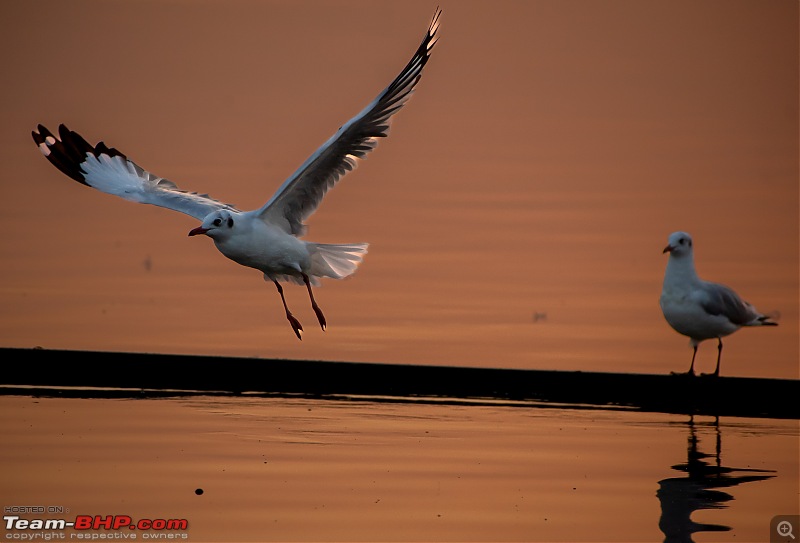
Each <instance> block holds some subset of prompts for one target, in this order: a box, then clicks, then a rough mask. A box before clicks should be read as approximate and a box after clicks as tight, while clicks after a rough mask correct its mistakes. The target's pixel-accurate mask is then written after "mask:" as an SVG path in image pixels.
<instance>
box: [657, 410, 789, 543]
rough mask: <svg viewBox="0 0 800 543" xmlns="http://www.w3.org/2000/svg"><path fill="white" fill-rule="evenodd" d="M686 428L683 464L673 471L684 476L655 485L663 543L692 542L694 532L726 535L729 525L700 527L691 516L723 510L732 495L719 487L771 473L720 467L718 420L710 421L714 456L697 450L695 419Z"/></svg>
mask: <svg viewBox="0 0 800 543" xmlns="http://www.w3.org/2000/svg"><path fill="white" fill-rule="evenodd" d="M687 426H688V428H689V437H688V444H687V459H686V463H685V464H676V465H674V466H672V469H674V470H676V471H680V472H683V473H685V474H686V476H683V477H670V478H668V479H663V480H661V481H659V482H658V486H659V488H658V491H657V492H656V496H658V500H659V501H660V502H661V518H660V519H659V521H658V527H659V529H661V531H662V532H663V533H664V543H691V542H692V541H693V540H692V534H694V533H695V532H725V531H729V530H730V529H731V528H730V526H723V525H719V524H702V523H698V522H694V521H693V520H692V519H691V515H692V513H693V512H694V511H697V510H698V509H722V508H725V507H727V504H726V503H727V502H729V501H731V500H733V496H732V495H731V494H729V493H727V492H724V491H722V490H718V489H722V488H726V489H727V488H730V487H734V486H736V485H739V484H742V483H749V482H753V481H763V480H765V479H770V478H772V477H774V475H767V474H769V473H775V472H774V471H773V470H758V469H748V468H732V467H726V466H723V465H722V459H721V456H722V454H721V453H722V433H721V432H720V428H719V417H717V418H716V419H715V420H714V422H713V428H714V434H715V436H716V450H715V453H714V454H708V453H704V452H703V451H701V450H700V447H699V438H698V435H697V431H696V428H695V422H694V417H690V419H689V421H688V423H687Z"/></svg>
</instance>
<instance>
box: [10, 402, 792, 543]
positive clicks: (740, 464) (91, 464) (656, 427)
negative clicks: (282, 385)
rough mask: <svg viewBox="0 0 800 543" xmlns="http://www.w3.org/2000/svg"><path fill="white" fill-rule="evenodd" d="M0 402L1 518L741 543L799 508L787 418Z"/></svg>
mask: <svg viewBox="0 0 800 543" xmlns="http://www.w3.org/2000/svg"><path fill="white" fill-rule="evenodd" d="M0 406H1V407H2V408H1V409H0V427H2V428H3V429H4V437H5V440H4V441H5V443H4V446H3V448H2V450H0V462H1V463H2V466H3V470H4V474H3V479H4V483H3V491H2V502H3V504H4V505H6V506H8V505H30V504H41V505H59V506H64V507H66V508H69V510H70V511H71V513H72V514H88V515H130V516H131V517H133V518H167V519H188V521H189V529H188V531H187V533H188V537H190V540H193V541H531V542H534V541H536V542H539V541H603V542H605V541H667V540H668V541H696V542H703V541H736V542H742V541H748V542H749V541H765V540H767V538H768V537H769V536H768V530H769V524H770V520H771V519H772V517H773V516H775V515H778V514H791V513H795V514H796V512H797V511H798V461H797V459H798V423H797V421H795V420H774V419H742V418H722V419H720V420H716V419H714V418H713V417H695V418H694V419H693V418H691V417H688V416H683V415H667V414H658V413H639V412H629V411H624V410H614V411H609V410H595V409H591V410H590V409H574V408H533V407H514V406H507V405H485V404H484V405H445V404H437V403H394V402H383V401H382V402H376V401H354V400H339V401H333V400H310V399H299V398H298V399H291V398H212V397H197V398H183V399H179V398H178V399H142V400H106V399H58V398H33V397H27V396H5V397H2V398H0ZM197 489H202V491H203V493H202V494H201V495H198V494H197V493H196V490H197Z"/></svg>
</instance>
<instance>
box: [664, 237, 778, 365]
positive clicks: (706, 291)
mask: <svg viewBox="0 0 800 543" xmlns="http://www.w3.org/2000/svg"><path fill="white" fill-rule="evenodd" d="M664 252H665V253H669V260H668V261H667V271H666V273H665V274H664V286H663V287H662V289H661V299H660V300H659V302H660V304H661V311H662V312H663V313H664V318H665V319H666V320H667V322H668V323H669V325H670V326H672V327H673V328H674V329H675V331H676V332H678V333H680V334H683V335H684V336H688V337H689V338H690V342H689V343H690V345H691V346H692V348H693V349H694V352H693V353H692V365H691V366H689V371H688V372H687V374H688V375H694V357H695V356H697V346H698V345H699V344H700V342H701V341H703V340H706V339H712V338H717V341H719V345H718V346H717V368H716V369H715V370H714V373H713V374H712V375H713V376H715V377H716V376H719V360H720V357H721V356H722V337H723V336H727V335H729V334H732V333H734V332H735V331H736V330H738V329H739V328H741V327H742V326H777V323H775V322H771V321H770V320H769V319H770V318H771V317H769V316H768V315H763V314H761V313H759V312H758V311H757V310H756V308H755V307H753V306H752V305H750V304H749V303H747V302H745V301H744V300H742V299H741V298H740V297H739V295H738V294H736V293H735V292H734V291H733V290H732V289H730V288H728V287H726V286H725V285H720V284H719V283H711V282H709V281H703V280H702V279H700V278H699V277H698V276H697V272H696V271H695V269H694V251H693V249H692V237H691V236H690V235H689V234H687V233H686V232H673V233H672V234H670V236H669V243H668V245H667V246H666V247H665V248H664Z"/></svg>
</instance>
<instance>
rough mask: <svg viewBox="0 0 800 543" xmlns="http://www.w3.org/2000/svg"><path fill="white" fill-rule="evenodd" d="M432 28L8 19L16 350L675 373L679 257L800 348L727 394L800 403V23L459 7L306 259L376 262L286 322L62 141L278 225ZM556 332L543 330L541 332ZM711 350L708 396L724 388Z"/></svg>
mask: <svg viewBox="0 0 800 543" xmlns="http://www.w3.org/2000/svg"><path fill="white" fill-rule="evenodd" d="M435 7H436V3H431V2H422V1H404V2H395V1H392V2H355V1H336V2H311V1H299V2H288V1H285V2H284V1H274V2H273V1H245V0H237V1H232V2H228V1H226V2H215V1H204V2H189V1H173V2H137V3H127V2H106V3H103V4H102V6H101V5H100V4H98V3H96V2H85V1H76V2H69V3H62V2H55V1H42V2H35V3H33V2H14V3H5V4H3V6H2V7H1V8H0V13H2V18H1V19H2V21H3V22H2V23H1V24H2V27H3V32H2V33H0V62H2V73H3V85H2V86H0V104H2V106H0V107H2V117H3V119H4V121H3V122H2V123H0V142H1V143H2V147H0V149H2V151H1V152H2V158H1V159H0V191H2V192H0V198H2V201H3V202H4V210H3V234H4V235H3V236H2V237H0V250H1V252H2V255H3V265H2V267H0V311H1V313H0V346H6V347H33V346H37V345H40V346H43V347H46V348H63V349H87V350H104V351H136V352H160V353H188V354H210V355H233V356H247V357H250V356H255V357H270V358H271V357H282V358H295V359H322V360H348V361H371V362H398V363H410V364H445V365H469V366H492V367H514V368H531V369H534V368H535V369H564V370H586V371H589V370H591V371H622V372H641V373H666V372H669V371H685V370H686V369H688V365H689V361H690V358H691V350H690V349H689V348H688V347H687V345H688V339H687V338H684V337H682V336H679V335H678V334H677V333H675V332H674V331H673V330H671V329H670V328H669V326H668V325H667V324H666V322H665V321H664V320H663V317H662V316H661V312H660V309H659V307H658V297H659V294H660V290H661V281H662V278H663V272H664V267H665V265H666V260H667V257H666V255H662V254H661V250H662V249H663V247H664V246H665V245H666V240H667V237H668V235H669V234H670V233H671V232H672V231H675V230H685V231H688V232H690V233H691V234H692V235H693V236H694V240H695V248H696V251H695V254H696V259H697V268H698V272H699V273H700V275H701V277H703V278H706V279H710V280H714V281H719V282H723V283H726V284H728V285H729V286H731V287H733V288H734V289H736V290H737V291H738V292H739V293H740V294H742V296H743V297H744V298H745V299H747V300H749V301H750V302H752V303H753V304H754V305H756V307H758V308H759V309H760V310H762V311H765V312H766V311H773V310H777V311H780V313H781V320H780V326H778V327H777V328H770V329H752V330H743V331H740V332H738V333H736V334H734V335H733V336H731V337H729V338H728V339H727V340H725V345H726V350H725V352H724V355H723V361H722V370H721V372H722V374H723V375H733V376H764V377H782V378H797V377H798V248H799V247H800V241H799V240H798V64H799V63H798V4H797V2H796V1H794V0H773V1H770V2H755V1H750V0H734V1H728V2H714V1H706V0H701V1H672V0H670V1H666V0H664V1H660V0H659V1H651V2H639V1H633V0H631V1H623V0H615V1H609V0H604V1H600V2H586V1H526V2H511V1H499V2H488V1H464V0H459V1H457V2H456V1H446V0H443V1H442V2H441V7H442V9H443V15H442V20H441V21H442V26H441V36H440V41H439V43H438V45H437V46H436V48H435V50H434V52H433V55H432V58H431V61H430V62H429V64H428V65H427V67H426V69H425V73H424V74H423V78H422V81H421V82H420V85H419V86H418V88H417V91H416V93H415V95H414V97H413V98H412V100H411V101H410V102H409V103H408V104H407V106H406V107H405V108H404V109H403V110H402V111H400V112H399V113H398V115H397V116H396V117H395V118H394V123H393V128H392V130H391V131H390V135H389V137H388V138H387V139H386V140H383V141H381V143H380V144H379V146H378V148H377V149H376V150H375V151H374V152H373V153H372V154H370V155H369V157H368V158H367V160H366V161H364V162H362V163H361V165H360V166H359V168H358V169H357V170H355V171H354V172H351V173H350V174H348V175H347V176H346V177H345V179H344V180H343V181H342V182H341V183H340V185H339V186H337V188H336V189H335V190H333V191H332V192H331V193H329V194H328V196H327V197H326V200H325V202H323V204H322V206H321V207H320V209H319V211H318V212H317V213H316V214H315V215H314V216H313V217H311V219H310V221H309V226H310V228H309V234H308V236H307V238H308V239H311V240H314V241H321V242H360V241H367V242H370V244H371V245H370V252H369V254H368V255H367V257H366V260H365V262H364V264H363V266H362V267H361V268H360V270H359V271H358V273H357V274H356V275H355V276H353V277H352V278H350V279H348V280H345V281H342V282H337V281H330V280H329V281H327V282H325V284H324V286H323V287H322V288H320V289H317V291H316V296H317V300H318V302H319V303H320V305H321V307H322V309H323V310H324V311H325V314H326V316H327V318H328V322H329V328H328V331H327V332H324V333H323V332H321V331H320V330H319V328H318V327H317V325H316V322H315V318H314V315H313V313H312V312H311V309H310V307H309V303H308V299H307V295H306V293H305V290H304V289H303V288H300V287H296V286H288V287H287V288H286V291H287V301H288V303H289V306H290V307H291V308H292V309H293V311H294V312H295V314H296V315H297V317H298V318H299V319H300V320H301V322H303V324H304V326H305V328H306V331H307V333H306V334H305V336H304V340H303V341H302V342H299V341H297V339H296V338H295V337H294V335H293V334H292V331H291V328H290V327H289V325H288V323H287V322H286V319H285V317H284V315H283V311H282V309H281V306H280V299H279V297H278V294H277V293H276V292H275V288H274V286H273V285H271V284H269V283H264V282H263V281H262V279H261V274H260V273H259V272H256V271H254V270H251V269H246V268H243V267H240V266H238V265H237V264H234V263H233V262H231V261H228V260H227V259H225V258H224V257H222V256H221V255H220V254H218V252H217V251H216V249H215V248H214V247H213V243H212V242H211V241H210V240H208V239H205V238H187V236H186V234H187V233H188V231H189V230H190V229H191V228H193V227H195V226H197V224H198V223H197V221H195V220H194V219H192V218H190V217H188V216H184V215H181V214H179V213H174V212H170V211H168V210H164V209H160V208H155V207H152V206H139V205H135V204H132V203H130V202H126V201H123V200H121V199H118V198H114V197H112V196H109V195H106V194H102V193H99V192H97V191H93V190H91V189H88V188H87V187H83V186H80V185H79V184H77V183H75V182H74V181H72V180H70V179H68V178H67V177H65V176H64V175H62V174H61V173H60V172H58V171H57V170H55V169H54V168H53V167H52V166H51V165H50V164H48V163H47V161H46V160H45V159H44V158H43V157H42V156H41V154H40V153H39V152H38V151H37V149H36V147H35V146H34V143H33V141H32V139H31V137H30V131H31V130H32V129H34V128H35V127H36V125H37V124H38V123H42V124H44V125H46V126H48V127H49V128H51V129H55V128H56V127H57V125H58V124H59V123H62V122H63V123H66V124H67V125H68V126H69V127H70V128H71V129H73V130H75V131H77V132H79V133H80V134H82V135H83V136H84V137H85V138H86V139H87V140H89V141H90V142H92V143H96V142H97V141H99V140H103V141H105V143H106V144H108V145H109V146H114V147H117V148H118V149H120V150H121V151H122V152H124V153H126V154H127V155H128V156H129V157H131V158H132V159H133V160H135V161H136V162H137V163H139V164H140V165H141V166H142V167H144V168H145V169H147V170H149V171H151V172H154V173H156V174H157V175H160V176H164V177H167V178H169V179H171V180H172V181H174V182H176V183H178V185H179V186H181V188H184V189H188V190H194V191H198V192H203V193H205V192H207V193H209V194H211V195H212V196H214V197H216V198H218V199H221V200H223V201H226V202H230V203H233V204H236V205H237V206H239V207H240V208H241V209H253V208H256V207H259V206H261V205H262V204H263V203H264V202H265V201H266V200H267V199H268V198H269V197H270V196H271V194H272V192H273V191H274V190H275V189H276V188H277V187H278V186H279V185H280V183H281V182H282V181H283V180H284V179H285V178H286V177H287V176H288V175H290V174H291V173H292V172H293V171H294V170H295V168H296V167H297V166H298V165H299V164H300V163H301V162H302V161H303V160H304V159H305V158H306V157H307V156H308V155H309V154H311V153H312V152H313V151H314V150H315V149H316V148H317V146H319V145H320V144H321V143H322V142H324V141H325V140H326V139H327V138H328V137H329V136H330V135H331V134H333V133H334V132H335V130H336V129H337V128H338V127H339V126H340V125H341V124H342V123H344V122H346V121H347V120H348V119H349V118H351V117H352V116H353V115H355V114H356V113H357V112H358V111H360V110H361V108H363V107H364V106H365V105H366V104H367V103H368V102H369V101H370V100H372V99H373V98H374V97H375V96H376V95H377V93H378V92H379V91H380V90H381V89H383V88H384V87H385V86H386V85H387V84H388V83H389V82H390V81H391V80H392V78H393V77H394V76H395V75H396V74H397V73H398V72H399V70H400V69H401V68H402V67H403V66H404V65H405V63H406V62H407V61H408V59H409V58H410V56H411V54H412V53H413V52H414V50H415V49H416V47H417V46H418V44H419V41H420V40H421V38H422V36H423V33H424V31H425V29H426V27H427V25H428V23H429V20H430V17H431V15H432V14H433V11H434V9H435ZM537 313H541V314H545V315H546V318H545V319H541V320H539V321H538V322H534V315H535V314H537ZM714 343H715V342H708V343H704V344H703V345H702V346H701V348H700V351H699V354H698V365H697V368H698V370H699V371H711V370H712V369H713V366H714V359H715V356H716V348H715V345H714Z"/></svg>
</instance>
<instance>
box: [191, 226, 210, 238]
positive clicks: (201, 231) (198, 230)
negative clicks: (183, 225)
mask: <svg viewBox="0 0 800 543" xmlns="http://www.w3.org/2000/svg"><path fill="white" fill-rule="evenodd" d="M206 232H208V228H203V227H202V226H198V227H197V228H193V229H191V230H189V235H190V236H198V235H200V234H205V233H206Z"/></svg>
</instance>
